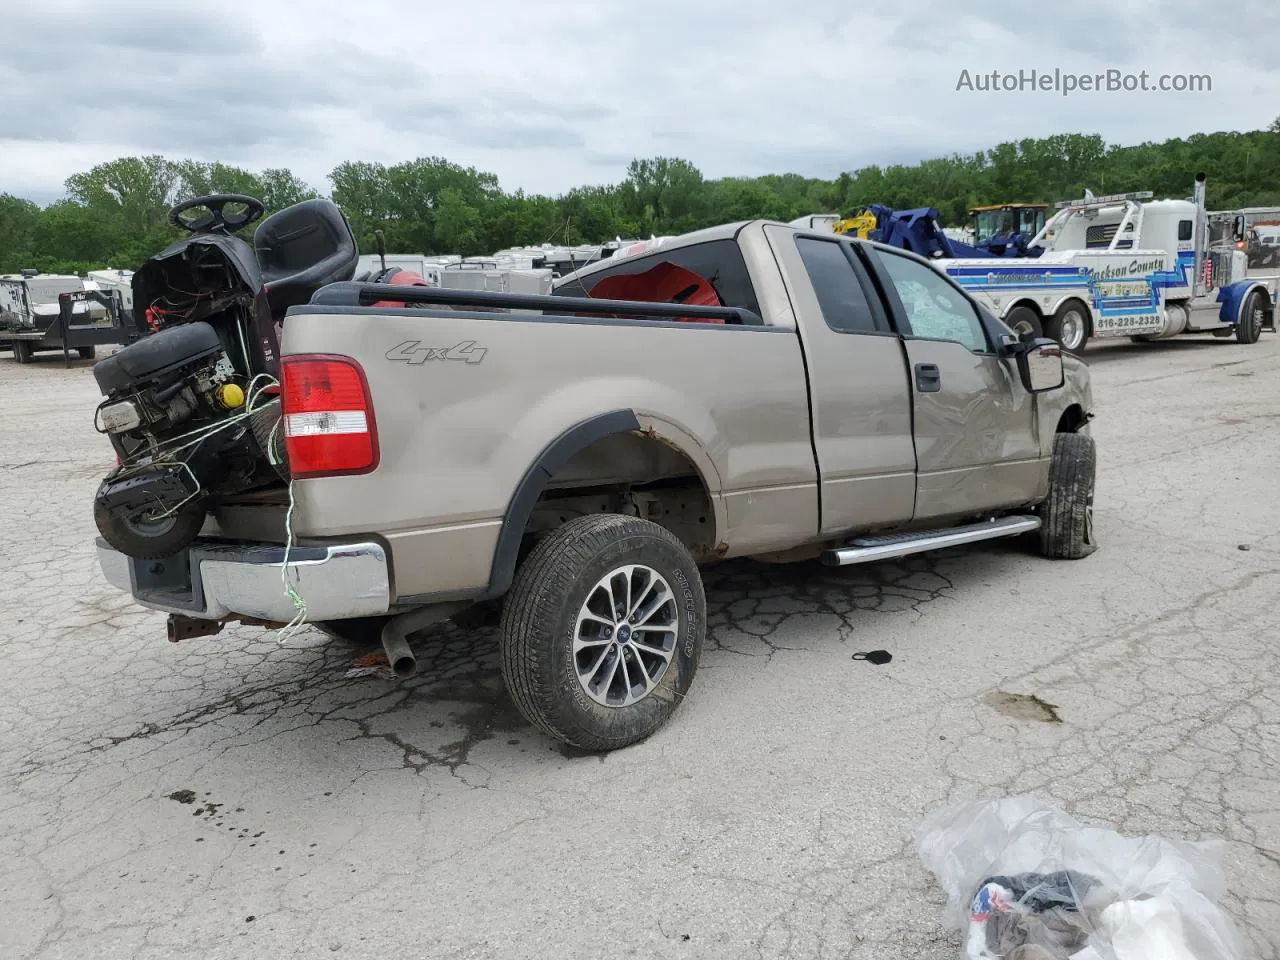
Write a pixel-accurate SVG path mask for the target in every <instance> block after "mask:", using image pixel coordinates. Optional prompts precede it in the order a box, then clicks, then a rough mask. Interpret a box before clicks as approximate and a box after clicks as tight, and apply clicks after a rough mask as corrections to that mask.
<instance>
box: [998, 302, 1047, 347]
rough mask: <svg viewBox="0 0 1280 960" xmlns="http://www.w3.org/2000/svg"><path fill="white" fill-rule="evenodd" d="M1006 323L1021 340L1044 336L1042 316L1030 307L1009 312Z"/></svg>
mask: <svg viewBox="0 0 1280 960" xmlns="http://www.w3.org/2000/svg"><path fill="white" fill-rule="evenodd" d="M1004 322H1005V324H1006V326H1008V327H1009V329H1010V330H1012V331H1013V332H1014V333H1016V334H1017V335H1018V339H1019V340H1021V339H1022V338H1023V337H1026V336H1032V337H1043V336H1044V326H1043V325H1042V324H1041V322H1040V314H1038V313H1036V312H1035V311H1034V310H1032V309H1031V308H1030V307H1024V306H1017V307H1014V308H1013V309H1012V310H1010V311H1009V315H1008V316H1007V317H1005V318H1004Z"/></svg>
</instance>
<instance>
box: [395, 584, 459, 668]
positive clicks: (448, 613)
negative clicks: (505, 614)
mask: <svg viewBox="0 0 1280 960" xmlns="http://www.w3.org/2000/svg"><path fill="white" fill-rule="evenodd" d="M469 606H471V603H470V602H469V601H458V602H455V603H438V604H434V605H432V606H429V607H419V608H418V609H417V610H410V611H409V612H408V613H402V614H400V615H399V616H398V617H393V618H392V619H391V620H389V621H387V623H386V624H385V625H384V626H383V628H382V649H383V650H384V651H386V654H387V663H389V664H391V672H392V673H394V674H395V675H396V676H397V677H399V678H400V679H401V680H403V679H405V678H406V677H411V676H413V675H414V674H415V673H417V672H418V658H417V657H415V656H414V655H413V650H412V649H410V647H409V641H408V640H407V639H406V638H407V637H408V635H409V634H411V633H415V632H417V631H418V630H421V629H423V628H424V627H429V626H431V625H432V624H435V623H439V622H440V621H442V620H448V619H449V618H450V617H452V616H454V615H456V614H458V613H461V612H462V611H463V610H465V609H467V607H469Z"/></svg>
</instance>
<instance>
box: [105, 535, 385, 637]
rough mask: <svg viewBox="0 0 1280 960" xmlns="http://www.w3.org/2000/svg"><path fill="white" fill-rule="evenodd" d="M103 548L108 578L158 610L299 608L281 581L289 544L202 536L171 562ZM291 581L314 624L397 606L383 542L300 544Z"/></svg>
mask: <svg viewBox="0 0 1280 960" xmlns="http://www.w3.org/2000/svg"><path fill="white" fill-rule="evenodd" d="M97 546H98V565H99V566H100V567H101V568H102V575H103V576H104V577H105V578H106V580H107V582H108V583H110V584H111V585H112V586H113V587H116V588H117V589H119V590H123V591H125V592H126V593H131V594H133V597H134V599H135V600H136V601H137V602H138V603H139V604H141V605H142V606H144V607H149V608H151V609H152V610H162V611H164V612H166V613H176V614H180V615H182V616H187V617H194V618H196V619H200V620H222V619H224V618H226V617H233V616H237V615H238V616H242V617H250V618H254V619H258V620H268V621H271V622H273V623H288V622H289V621H290V620H292V619H293V618H294V616H295V615H296V614H297V612H298V611H297V609H296V608H295V606H294V604H293V601H292V600H291V599H290V598H289V597H288V596H286V594H285V589H284V582H283V581H282V579H281V568H282V567H283V565H284V547H281V546H275V545H269V544H262V545H255V544H249V545H246V544H228V543H221V542H218V541H215V540H197V541H196V542H195V543H193V544H192V545H191V546H190V547H188V548H187V549H186V550H184V551H183V552H182V553H180V554H178V555H177V556H175V557H170V558H168V559H165V560H138V559H135V558H133V557H128V556H125V555H124V554H122V553H120V552H119V551H117V550H115V549H113V548H112V547H111V546H110V545H109V544H108V543H107V542H106V541H105V540H103V539H101V538H99V539H98V542H97ZM289 582H290V584H291V585H292V586H293V589H294V591H295V592H296V593H297V594H298V596H299V597H301V598H302V600H303V602H304V603H305V604H306V615H307V620H308V621H310V622H313V623H314V622H316V621H321V620H343V619H346V618H349V617H369V616H378V615H381V614H385V613H387V611H388V609H389V607H390V606H391V570H390V563H389V560H388V558H387V553H386V550H385V549H384V548H383V547H382V545H381V544H378V543H373V542H359V543H340V544H326V545H324V546H319V547H293V548H292V549H291V550H290V551H289Z"/></svg>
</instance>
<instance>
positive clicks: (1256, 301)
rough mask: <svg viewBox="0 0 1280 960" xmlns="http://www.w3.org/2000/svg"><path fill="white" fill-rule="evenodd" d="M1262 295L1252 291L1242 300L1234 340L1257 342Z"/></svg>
mask: <svg viewBox="0 0 1280 960" xmlns="http://www.w3.org/2000/svg"><path fill="white" fill-rule="evenodd" d="M1262 310H1263V307H1262V295H1261V294H1259V293H1258V291H1257V290H1254V291H1252V292H1251V293H1250V294H1249V296H1248V297H1247V298H1246V299H1245V301H1244V310H1243V311H1241V313H1240V322H1239V323H1237V324H1236V340H1238V341H1239V342H1240V343H1257V342H1258V340H1259V338H1261V336H1262V323H1263V320H1264V319H1265V318H1264V317H1263V313H1262Z"/></svg>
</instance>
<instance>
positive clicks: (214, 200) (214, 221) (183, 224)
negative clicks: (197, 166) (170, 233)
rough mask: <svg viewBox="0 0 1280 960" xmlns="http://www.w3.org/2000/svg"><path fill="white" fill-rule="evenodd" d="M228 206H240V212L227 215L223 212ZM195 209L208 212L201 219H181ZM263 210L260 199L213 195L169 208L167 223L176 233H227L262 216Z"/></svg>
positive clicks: (237, 194) (226, 194)
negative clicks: (177, 231)
mask: <svg viewBox="0 0 1280 960" xmlns="http://www.w3.org/2000/svg"><path fill="white" fill-rule="evenodd" d="M228 204H237V205H239V206H242V207H244V210H243V211H241V212H236V213H228V212H227V211H226V207H227V205H228ZM197 207H206V208H207V209H208V211H209V212H208V213H207V214H205V215H204V216H202V217H195V218H187V217H184V216H182V214H184V213H185V212H186V211H188V210H194V209H195V208H197ZM266 210H267V208H266V207H265V206H263V204H262V201H261V200H255V199H254V198H253V197H246V196H245V195H244V194H242V193H214V194H210V195H209V196H207V197H196V198H195V199H194V200H186V201H184V202H183V203H180V204H178V205H177V206H176V207H173V208H172V209H171V210H170V211H169V223H170V224H172V225H173V226H175V227H177V228H178V229H180V230H186V231H188V232H190V233H213V232H215V231H217V230H225V231H227V232H229V233H230V232H232V231H235V230H239V229H240V228H241V227H245V226H248V225H249V224H251V223H253V222H254V221H255V220H257V219H258V218H259V217H261V216H262V215H263V214H264V213H266Z"/></svg>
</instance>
